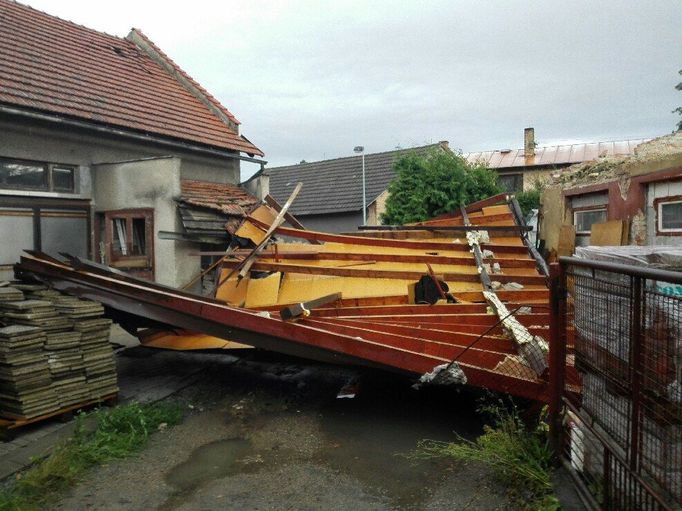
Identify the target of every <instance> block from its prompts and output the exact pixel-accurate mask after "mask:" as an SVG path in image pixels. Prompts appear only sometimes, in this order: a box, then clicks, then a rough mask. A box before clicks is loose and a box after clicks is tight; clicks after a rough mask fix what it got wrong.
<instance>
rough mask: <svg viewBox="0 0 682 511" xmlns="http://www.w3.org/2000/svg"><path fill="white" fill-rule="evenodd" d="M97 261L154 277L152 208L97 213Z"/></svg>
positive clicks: (150, 277)
mask: <svg viewBox="0 0 682 511" xmlns="http://www.w3.org/2000/svg"><path fill="white" fill-rule="evenodd" d="M97 221H98V225H99V228H98V233H99V234H98V241H99V246H100V261H101V262H102V263H104V264H107V265H109V266H113V267H114V268H119V269H121V270H126V271H129V272H131V273H133V274H135V275H137V276H139V277H142V278H149V279H153V278H154V241H153V233H154V211H153V210H151V209H123V210H117V211H107V212H105V213H98V218H97Z"/></svg>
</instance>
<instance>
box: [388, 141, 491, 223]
mask: <svg viewBox="0 0 682 511" xmlns="http://www.w3.org/2000/svg"><path fill="white" fill-rule="evenodd" d="M393 169H394V170H395V172H396V177H395V179H394V180H393V181H392V182H391V184H390V185H389V187H388V191H389V196H388V199H387V200H386V212H385V213H384V214H383V215H382V217H381V221H382V223H384V224H406V223H410V222H419V221H422V220H427V219H429V218H433V217H434V216H437V215H440V214H443V213H450V212H452V211H455V210H457V209H458V208H459V207H460V205H462V204H468V203H470V202H475V201H478V200H481V199H485V198H487V197H490V196H491V195H495V194H497V193H500V192H501V191H502V189H501V188H500V186H499V185H498V184H497V173H496V172H494V171H492V170H490V169H488V168H486V167H484V166H480V165H471V164H469V163H468V162H467V161H466V160H465V159H464V158H462V157H461V156H459V155H457V154H454V153H452V152H449V151H443V150H439V149H434V150H432V151H429V152H427V153H416V152H412V153H408V154H405V155H403V156H401V157H400V158H398V159H397V160H396V161H395V163H394V164H393Z"/></svg>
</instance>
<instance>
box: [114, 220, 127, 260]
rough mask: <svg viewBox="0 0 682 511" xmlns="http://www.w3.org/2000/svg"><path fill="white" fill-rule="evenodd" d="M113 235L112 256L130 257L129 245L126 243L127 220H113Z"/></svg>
mask: <svg viewBox="0 0 682 511" xmlns="http://www.w3.org/2000/svg"><path fill="white" fill-rule="evenodd" d="M111 227H112V235H111V238H112V239H111V254H112V255H114V256H125V255H128V245H127V243H126V220H125V218H114V219H113V220H112V225H111Z"/></svg>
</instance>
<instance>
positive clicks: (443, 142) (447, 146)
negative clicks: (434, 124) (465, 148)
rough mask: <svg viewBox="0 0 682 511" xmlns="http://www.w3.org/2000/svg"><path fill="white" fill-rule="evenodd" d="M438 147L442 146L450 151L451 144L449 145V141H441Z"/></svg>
mask: <svg viewBox="0 0 682 511" xmlns="http://www.w3.org/2000/svg"><path fill="white" fill-rule="evenodd" d="M438 145H439V146H441V147H442V148H443V149H445V150H446V151H449V150H450V144H449V143H448V141H447V140H441V141H440V142H438Z"/></svg>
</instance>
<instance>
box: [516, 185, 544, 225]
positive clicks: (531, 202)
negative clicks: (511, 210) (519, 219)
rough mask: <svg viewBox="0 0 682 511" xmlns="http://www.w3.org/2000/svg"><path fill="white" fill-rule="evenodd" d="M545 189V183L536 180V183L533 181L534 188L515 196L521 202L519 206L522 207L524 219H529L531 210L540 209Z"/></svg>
mask: <svg viewBox="0 0 682 511" xmlns="http://www.w3.org/2000/svg"><path fill="white" fill-rule="evenodd" d="M544 189H545V182H544V181H542V180H541V179H539V178H536V179H535V181H533V186H532V187H531V188H530V189H529V190H524V191H522V192H517V193H515V194H514V196H515V197H516V200H517V201H518V202H519V206H521V211H522V212H523V216H524V218H525V217H528V214H529V213H530V212H531V210H533V209H540V198H541V197H542V192H543V190H544Z"/></svg>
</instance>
